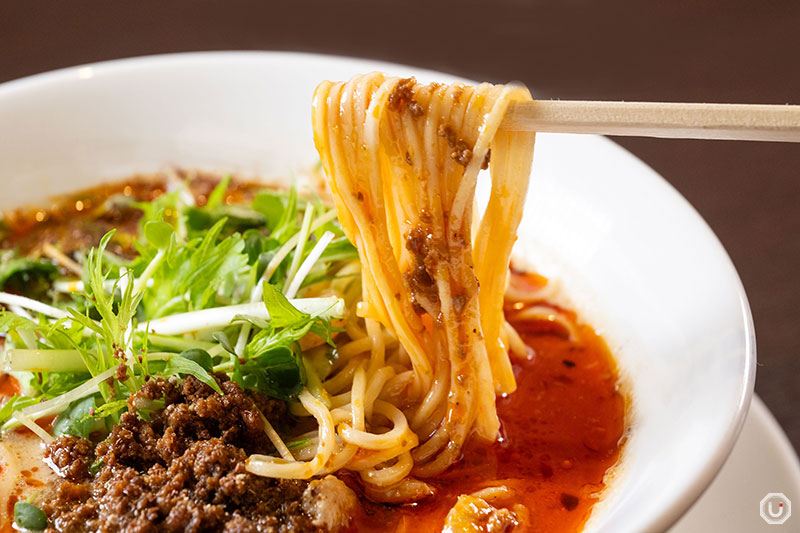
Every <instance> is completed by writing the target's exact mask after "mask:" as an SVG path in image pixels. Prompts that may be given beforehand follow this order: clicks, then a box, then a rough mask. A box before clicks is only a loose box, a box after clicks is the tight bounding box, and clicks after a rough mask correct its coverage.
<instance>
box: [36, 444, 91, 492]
mask: <svg viewBox="0 0 800 533" xmlns="http://www.w3.org/2000/svg"><path fill="white" fill-rule="evenodd" d="M93 454H94V444H92V443H91V441H89V440H86V439H81V438H79V437H73V436H72V435H64V436H61V437H59V438H57V439H56V440H55V441H53V442H52V443H51V444H50V445H49V446H48V447H47V449H46V450H45V460H46V461H47V463H48V464H49V465H50V467H51V468H52V469H53V471H55V473H56V474H58V475H59V476H61V477H63V478H64V479H68V480H69V481H75V482H79V481H83V480H85V479H88V478H89V466H90V465H91V458H92V455H93Z"/></svg>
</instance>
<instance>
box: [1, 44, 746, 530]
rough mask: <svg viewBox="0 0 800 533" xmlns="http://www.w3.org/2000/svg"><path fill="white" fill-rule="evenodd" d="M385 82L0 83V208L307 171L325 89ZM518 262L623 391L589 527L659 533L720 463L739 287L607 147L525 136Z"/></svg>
mask: <svg viewBox="0 0 800 533" xmlns="http://www.w3.org/2000/svg"><path fill="white" fill-rule="evenodd" d="M376 69H378V70H386V71H389V72H391V73H393V74H402V75H407V74H416V75H417V76H418V77H419V78H421V79H423V80H433V79H436V80H439V81H449V80H452V79H453V78H452V77H450V76H446V75H443V74H436V73H431V72H425V71H419V70H416V69H410V68H408V67H401V66H397V65H387V64H382V63H377V62H372V61H360V60H351V59H343V58H333V57H324V56H311V55H303V54H287V53H204V54H187V55H173V56H161V57H152V58H141V59H134V60H124V61H118V62H111V63H106V64H99V65H93V66H86V67H80V68H74V69H67V70H63V71H58V72H55V73H50V74H45V75H41V76H36V77H33V78H30V79H24V80H19V81H16V82H12V83H9V84H6V85H4V86H3V87H2V88H0V139H2V142H0V161H2V164H0V184H2V185H1V186H2V191H3V193H2V195H0V209H7V208H12V207H18V206H20V205H27V204H35V203H42V202H44V201H45V200H47V199H48V198H49V197H51V196H53V195H56V194H61V193H64V192H69V191H74V190H79V189H82V188H85V187H88V186H92V185H95V184H98V183H100V182H102V181H104V180H107V179H114V178H122V177H125V176H126V175H129V174H132V173H137V172H150V171H157V170H160V169H163V168H164V166H165V165H168V164H176V165H181V166H186V167H197V168H204V169H217V170H229V171H239V172H245V173H247V174H258V175H262V176H266V177H273V176H290V175H291V173H292V171H293V170H296V169H298V168H302V167H303V166H307V165H310V164H313V163H314V162H316V160H317V155H316V153H315V151H314V147H313V143H312V138H311V127H310V102H311V94H312V92H313V90H314V87H315V86H316V84H317V83H318V82H319V81H320V80H322V79H347V78H349V77H350V76H351V75H353V74H355V73H358V72H364V71H370V70H376ZM532 179H533V182H532V186H531V188H530V191H531V192H530V195H529V198H528V205H527V210H526V214H525V217H524V219H523V223H522V227H521V231H520V239H519V241H518V247H517V250H516V253H517V255H518V256H520V257H523V258H524V259H526V260H527V261H529V262H530V263H531V264H532V265H534V266H535V267H536V268H537V270H539V271H540V272H541V273H543V274H545V275H547V276H549V277H551V278H553V279H557V280H560V281H561V282H562V283H563V286H564V292H565V294H566V295H567V297H568V298H569V299H570V301H571V302H572V303H573V305H574V307H575V308H577V310H578V311H579V312H580V313H581V314H582V316H583V317H584V319H586V321H588V322H589V323H590V324H592V325H594V326H595V327H596V328H597V329H599V330H600V332H601V333H602V334H603V335H604V336H605V338H606V340H607V341H608V342H609V345H610V346H611V348H612V351H613V352H614V354H615V356H616V358H617V361H618V363H619V367H620V369H621V373H622V375H623V380H624V383H625V386H626V388H627V390H628V391H629V392H630V394H631V396H632V399H633V401H632V417H633V425H632V428H631V432H630V435H629V438H628V441H627V443H626V445H625V449H624V454H623V459H622V461H621V464H620V466H619V468H617V469H616V471H615V472H614V473H613V475H611V476H610V480H609V481H610V483H609V488H608V489H607V490H606V492H605V493H604V495H603V498H602V500H601V502H600V503H599V504H598V505H597V507H596V508H595V511H594V513H593V515H592V517H591V519H590V521H589V523H588V524H587V531H614V532H619V531H653V530H664V529H666V528H667V527H669V525H671V524H672V523H673V522H674V521H675V520H676V519H677V518H678V517H679V516H680V515H681V514H682V513H683V512H684V511H685V510H686V509H687V508H688V506H689V505H690V504H691V503H692V502H693V501H694V500H695V499H696V498H697V497H698V496H699V494H700V492H701V491H702V490H703V489H704V488H705V487H706V486H707V485H708V483H710V481H711V479H712V478H713V476H714V475H715V474H716V472H717V470H718V469H719V467H720V466H721V464H722V462H723V461H724V459H725V458H726V457H727V454H728V452H729V451H730V448H731V446H732V445H733V442H734V440H735V438H736V435H737V434H738V431H739V429H740V426H741V422H742V420H743V416H744V413H745V412H746V408H747V406H748V404H749V399H750V394H751V391H752V386H753V377H754V368H755V345H754V337H753V328H752V322H751V318H750V312H749V308H748V306H747V302H746V299H745V296H744V292H743V290H742V287H741V283H740V281H739V278H738V276H737V274H736V271H735V270H734V268H733V266H732V264H731V262H730V260H729V259H728V257H727V255H726V254H725V251H724V250H723V248H722V246H721V245H720V244H719V242H718V241H717V239H716V237H715V236H714V234H713V233H712V232H711V230H710V229H709V228H708V227H707V226H706V224H705V223H704V222H703V220H702V219H701V218H700V217H699V216H698V215H697V214H696V213H695V211H694V210H693V209H692V208H691V206H689V205H688V203H686V201H685V200H683V198H682V197H680V195H678V194H677V193H676V192H675V191H674V190H673V189H672V188H671V187H669V185H667V184H666V182H664V181H663V180H662V179H661V178H660V177H659V176H658V175H657V174H655V172H653V171H652V170H651V169H649V168H648V167H647V166H646V165H644V164H643V163H641V162H640V161H638V160H637V159H636V158H634V157H633V156H631V155H630V154H628V153H627V152H625V151H624V150H622V149H621V148H619V147H617V146H616V145H614V144H613V143H611V142H610V141H608V140H605V139H603V138H599V137H593V136H568V135H540V136H539V139H538V141H537V148H536V155H535V158H534V170H533V177H532Z"/></svg>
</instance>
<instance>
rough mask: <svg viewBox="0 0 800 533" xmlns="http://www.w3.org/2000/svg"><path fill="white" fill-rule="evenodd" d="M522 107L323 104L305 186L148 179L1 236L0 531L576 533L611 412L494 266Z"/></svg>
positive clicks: (506, 230)
mask: <svg viewBox="0 0 800 533" xmlns="http://www.w3.org/2000/svg"><path fill="white" fill-rule="evenodd" d="M529 98H530V95H529V93H528V91H527V90H525V89H524V88H522V87H516V86H502V85H489V84H481V85H478V86H466V85H461V84H452V85H443V84H430V85H423V84H419V83H417V82H416V81H415V80H414V79H413V78H408V79H400V78H392V77H387V76H384V75H383V74H379V73H372V74H367V75H363V76H357V77H355V78H353V79H351V80H350V81H348V82H339V83H331V82H324V83H322V84H321V85H319V87H318V88H317V90H316V93H315V95H314V99H313V106H312V123H313V131H314V143H315V145H316V147H317V150H318V152H319V155H320V160H321V165H320V167H319V168H318V169H317V171H316V173H315V175H317V176H318V180H317V182H316V183H315V184H314V186H313V187H310V188H309V187H291V188H276V187H268V186H266V185H263V184H261V183H256V182H254V181H252V180H247V179H244V178H240V177H237V176H232V175H223V174H218V173H211V172H203V171H194V170H188V169H187V170H184V169H168V170H167V171H165V172H163V173H161V174H157V175H142V176H134V177H131V178H129V179H127V180H125V181H122V182H118V183H112V184H108V185H104V186H102V187H99V188H95V189H91V190H86V191H83V192H78V193H74V194H72V195H70V196H68V197H63V198H61V199H59V200H58V202H56V203H55V204H54V205H52V206H51V207H50V208H46V209H45V208H42V209H35V208H33V209H29V208H23V209H19V210H17V211H13V212H7V213H5V214H4V216H3V218H2V226H0V248H1V250H2V251H0V254H2V255H0V260H1V261H2V262H1V263H0V291H1V292H0V335H1V336H2V337H0V342H2V343H3V344H2V345H0V346H2V348H0V349H1V350H2V365H3V366H2V369H1V371H0V429H1V430H2V436H1V437H0V531H13V530H18V529H27V530H32V531H40V530H47V531H75V532H84V531H103V532H111V531H131V532H134V531H135V532H140V531H141V532H144V531H197V532H200V531H225V532H250V531H253V532H256V531H269V532H289V531H299V532H307V531H308V532H310V531H320V532H324V531H328V532H341V531H367V532H369V531H380V532H385V531H396V532H405V531H409V532H410V531H444V532H450V533H458V532H512V531H513V532H523V531H539V532H574V531H580V530H581V529H582V527H583V524H584V523H585V522H586V520H587V519H588V517H589V516H590V514H591V511H592V507H593V506H594V504H595V503H596V502H597V501H598V500H599V499H600V498H601V497H602V492H603V489H604V487H605V485H606V484H607V483H608V482H609V480H610V478H611V477H613V470H614V468H615V466H616V465H617V463H618V461H619V458H620V456H621V453H622V446H623V443H624V439H625V435H626V431H627V427H628V420H627V417H626V409H627V407H628V406H627V403H626V397H625V395H624V394H623V392H622V389H621V385H620V382H619V376H618V372H617V368H616V365H615V362H614V359H613V357H612V355H611V353H609V350H608V348H607V346H606V344H605V342H604V341H603V339H602V338H601V337H600V336H598V335H597V334H596V333H595V331H594V330H593V329H592V328H591V327H590V326H589V325H587V324H585V323H583V322H582V321H581V320H580V318H579V317H578V316H577V315H576V314H575V313H574V312H572V311H571V310H570V309H569V308H568V306H566V305H565V303H564V301H565V300H563V299H562V298H561V297H560V295H559V291H558V285H557V282H555V281H549V280H547V279H545V278H543V277H541V276H539V275H537V274H536V273H535V272H533V271H531V270H529V269H528V267H527V265H525V264H522V263H519V262H517V261H514V260H513V259H512V248H513V245H514V242H515V240H516V232H517V227H518V225H519V223H520V220H521V216H522V211H523V202H524V198H525V195H526V192H527V188H528V181H529V176H530V171H531V161H532V157H533V146H534V134H533V133H529V132H511V131H504V130H502V129H500V127H499V126H500V123H501V121H502V118H503V115H504V113H505V111H506V109H507V107H508V105H509V104H510V103H511V102H514V101H519V100H527V99H529ZM309 141H310V140H309ZM487 169H488V174H489V176H488V177H489V178H490V180H491V190H490V194H489V198H488V203H486V205H485V207H483V206H482V207H479V206H478V204H477V202H476V198H475V190H476V184H477V183H478V180H479V175H483V173H482V170H487Z"/></svg>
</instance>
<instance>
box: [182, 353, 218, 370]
mask: <svg viewBox="0 0 800 533" xmlns="http://www.w3.org/2000/svg"><path fill="white" fill-rule="evenodd" d="M181 357H183V358H184V359H189V360H190V361H194V362H195V363H197V364H198V365H200V367H202V368H203V369H204V370H206V371H207V372H211V369H212V368H213V367H214V360H213V359H211V356H210V355H208V352H207V351H205V350H201V349H200V348H192V349H191V350H186V351H185V352H181Z"/></svg>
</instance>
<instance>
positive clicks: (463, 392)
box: [304, 73, 534, 487]
mask: <svg viewBox="0 0 800 533" xmlns="http://www.w3.org/2000/svg"><path fill="white" fill-rule="evenodd" d="M527 99H530V94H529V93H528V91H527V90H525V89H524V88H521V87H509V86H493V85H489V84H481V85H479V86H476V87H469V86H464V85H460V84H453V85H449V86H448V85H441V84H431V85H420V84H417V83H416V82H415V81H414V80H413V79H400V78H389V77H386V76H384V75H383V74H380V73H372V74H367V75H363V76H357V77H355V78H353V79H351V80H350V81H348V82H339V83H331V82H324V83H322V84H321V85H320V86H319V87H318V88H317V91H316V93H315V95H314V105H313V126H314V140H315V143H316V146H317V149H318V151H319V153H320V156H321V159H322V164H323V167H324V170H325V173H326V175H327V178H328V181H329V185H330V188H331V191H332V194H333V198H334V201H335V203H336V207H337V211H338V215H339V220H340V222H341V224H342V227H343V229H344V231H345V233H346V234H347V236H348V237H349V238H350V240H351V241H352V242H353V243H354V244H355V245H356V247H357V248H358V250H359V254H360V258H361V266H362V282H363V287H364V291H363V298H364V300H365V302H367V304H368V305H365V306H364V308H365V309H366V311H365V313H366V315H367V316H366V329H367V337H366V338H369V339H371V342H370V343H369V345H370V349H369V353H368V358H367V359H366V360H365V361H364V364H365V365H366V379H367V390H368V391H369V394H367V393H366V392H364V389H363V388H362V392H360V393H359V394H358V395H356V394H355V388H354V390H353V401H352V409H353V414H354V417H355V414H356V413H358V419H359V420H361V419H362V418H361V417H363V416H366V415H365V413H368V414H369V415H370V416H367V417H366V418H367V421H368V422H369V421H370V420H369V419H370V417H371V416H373V413H375V414H376V415H379V418H380V419H381V420H384V421H385V424H386V425H385V427H384V428H383V430H382V431H385V432H384V433H382V434H378V435H375V434H372V433H369V432H368V431H367V430H361V429H357V428H355V427H352V426H348V425H346V424H345V425H344V426H342V427H340V429H339V438H340V439H341V440H342V441H344V442H345V444H346V445H347V446H353V445H354V446H357V447H358V448H359V449H361V450H363V449H364V448H372V447H373V446H374V448H373V449H378V448H380V449H383V450H387V449H390V448H394V451H395V452H399V453H394V454H392V453H386V454H385V455H387V456H388V458H392V459H394V462H393V463H392V464H389V463H387V465H386V466H385V469H384V471H385V472H380V471H374V470H372V469H371V468H372V465H370V467H369V468H367V469H365V470H364V471H362V472H361V474H362V478H363V479H364V481H365V482H367V483H370V482H372V483H374V484H375V485H379V486H384V487H385V486H387V479H386V478H387V477H388V478H390V479H389V481H391V480H394V479H396V478H400V479H402V478H404V477H405V476H406V475H407V474H408V472H409V470H411V468H410V459H409V457H408V456H407V455H406V453H405V450H406V449H407V448H408V435H409V434H412V433H410V430H408V429H407V428H406V426H405V425H404V423H401V422H400V417H401V416H403V417H404V416H408V418H409V420H411V427H412V429H413V430H414V432H415V433H416V434H417V435H418V436H419V438H420V439H421V440H423V441H424V442H423V444H422V445H421V446H420V447H419V448H417V449H416V450H414V451H413V452H412V457H413V458H414V461H415V464H414V467H413V473H414V474H416V475H418V476H430V475H435V474H437V473H439V472H441V471H442V470H444V469H445V468H446V467H447V466H449V465H450V464H452V463H453V462H454V461H455V460H456V459H457V458H458V456H459V454H460V450H461V447H462V445H463V443H464V441H465V440H466V438H467V437H468V436H469V435H470V433H471V432H473V431H474V432H475V433H476V435H477V436H479V437H482V438H484V439H487V440H494V439H495V438H496V436H497V432H498V428H499V421H498V418H497V413H496V410H495V395H496V394H497V393H510V392H513V391H514V389H515V388H516V384H515V381H514V375H513V372H512V370H511V364H510V361H509V357H508V349H507V343H506V342H504V338H505V337H506V335H507V333H506V329H505V321H504V316H503V312H502V304H503V293H504V290H505V285H506V276H507V271H508V262H509V258H510V254H511V248H512V246H513V244H514V241H515V240H516V230H517V227H518V225H519V222H520V219H521V216H522V207H523V202H524V198H525V194H526V191H527V185H528V177H529V175H530V167H531V159H532V153H533V143H534V135H533V134H532V133H527V132H506V131H498V127H499V125H500V122H501V120H502V117H503V115H504V113H505V110H506V108H507V106H508V105H509V103H510V102H511V101H514V100H527ZM490 150H491V178H492V187H491V196H490V199H489V203H488V206H487V208H486V211H485V213H484V215H483V217H482V218H481V219H480V222H479V223H478V225H477V229H474V228H473V227H472V223H473V217H474V213H473V209H474V194H475V187H476V183H477V179H478V174H479V172H480V170H481V168H485V167H486V165H487V163H488V161H489V158H490ZM473 233H474V238H473ZM377 323H380V324H382V325H383V326H385V327H386V328H387V329H389V330H390V331H391V332H393V333H394V334H395V335H396V336H397V338H398V339H399V341H400V344H401V345H402V347H403V349H404V350H405V352H406V353H407V354H408V358H409V359H410V362H411V365H412V369H413V386H409V387H408V391H417V394H416V397H414V395H413V394H409V397H407V398H405V401H404V402H403V405H397V406H394V405H392V404H390V403H387V402H385V401H383V400H378V399H377V398H378V395H379V393H380V390H379V389H380V388H382V386H383V384H384V383H385V382H386V381H388V380H389V379H391V377H392V376H393V375H394V373H393V372H392V373H383V374H378V372H380V370H381V368H382V367H384V365H385V364H386V363H385V361H386V353H385V346H384V344H383V341H382V339H383V337H382V336H381V335H380V332H379V330H378V327H377ZM365 345H366V342H365ZM360 347H361V346H359V348H360ZM365 347H366V346H365ZM348 367H349V369H348V370H349V371H350V372H352V370H351V369H352V368H353V367H350V365H349V364H348ZM363 368H364V367H359V370H357V371H356V374H355V375H358V376H360V373H361V372H364V370H363ZM384 368H385V367H384ZM335 379H336V378H334V380H335ZM373 379H379V380H380V381H381V383H380V384H379V385H378V386H376V387H370V385H369V384H370V383H371V380H373ZM362 387H363V385H362ZM336 389H339V387H338V386H337V387H336ZM376 391H377V393H376ZM356 397H358V401H369V402H370V405H369V406H368V407H365V406H363V405H356ZM304 403H305V402H304ZM401 408H402V412H401ZM387 419H388V420H387ZM353 422H355V420H353ZM356 425H357V424H356ZM412 435H413V434H412ZM403 439H405V441H406V442H405V443H402V442H400V441H401V440H403ZM403 444H405V445H403ZM400 450H403V451H400ZM359 463H361V464H362V465H363V464H367V463H372V461H366V462H365V461H364V460H363V457H362V452H358V453H356V454H355V455H354V457H353V459H352V460H351V461H350V462H349V466H348V467H350V468H353V467H355V466H357V465H358V464H359ZM354 469H358V468H354ZM395 472H396V473H398V474H400V475H398V476H393V475H391V474H393V473H395Z"/></svg>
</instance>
